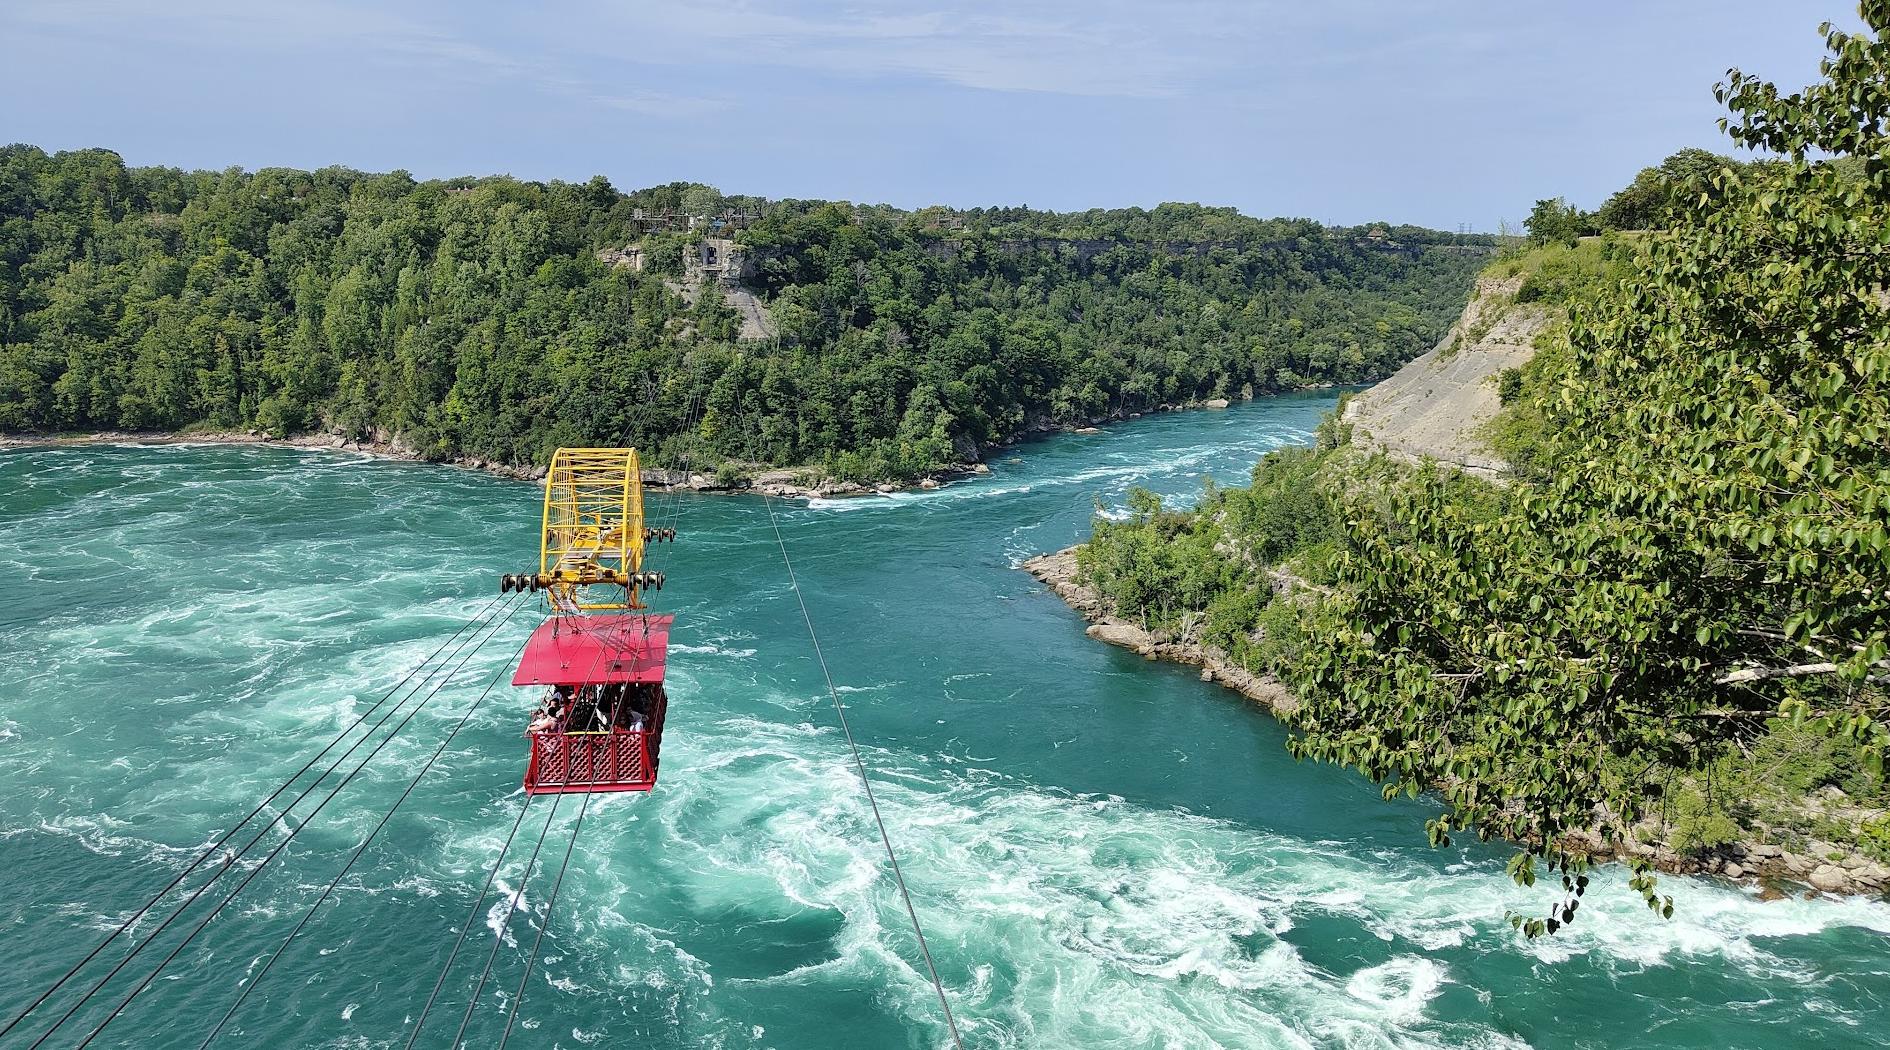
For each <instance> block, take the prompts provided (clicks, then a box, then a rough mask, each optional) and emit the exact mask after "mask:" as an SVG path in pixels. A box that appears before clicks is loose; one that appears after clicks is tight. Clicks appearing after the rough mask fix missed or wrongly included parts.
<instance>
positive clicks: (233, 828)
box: [0, 598, 505, 1036]
mask: <svg viewBox="0 0 1890 1050" xmlns="http://www.w3.org/2000/svg"><path fill="white" fill-rule="evenodd" d="M504 600H505V599H503V598H494V599H493V600H492V601H490V602H488V603H487V604H486V606H485V608H483V609H481V610H480V611H479V612H477V613H474V614H473V615H472V617H471V618H470V619H468V620H467V621H466V622H465V623H464V624H461V625H460V628H459V630H457V631H454V632H453V634H452V635H451V636H450V637H448V638H447V639H446V641H444V642H441V643H440V646H439V648H437V649H435V650H433V651H432V652H431V653H428V654H427V655H426V657H425V658H423V659H422V660H421V661H420V662H419V663H418V664H416V665H414V667H413V669H412V670H410V671H408V672H407V673H406V675H404V676H403V677H402V678H401V679H400V680H399V681H397V682H395V683H394V686H393V688H391V689H389V690H388V691H387V692H386V693H384V694H382V695H381V698H380V699H379V700H376V701H375V702H374V703H372V704H370V705H368V707H367V709H366V710H364V711H362V712H361V714H360V716H359V717H357V718H356V719H355V720H354V721H353V722H350V723H349V724H348V725H347V726H346V727H345V728H343V729H342V730H341V732H340V733H338V734H336V736H335V738H334V739H333V740H331V741H329V742H328V745H327V746H326V747H323V748H322V749H321V750H320V751H318V752H316V753H315V755H314V756H313V757H311V758H310V759H309V760H308V761H307V762H306V763H304V764H303V765H302V768H301V769H298V770H296V771H295V772H294V773H292V774H290V776H289V779H287V780H285V781H283V782H282V785H281V786H280V787H277V788H276V789H275V790H274V791H272V792H270V793H269V796H268V797H267V798H265V799H263V800H262V801H261V802H258V803H257V804H256V808H254V809H252V810H250V811H249V813H248V814H247V815H245V816H244V817H243V819H241V820H239V821H237V822H236V823H234V824H232V825H230V828H229V830H227V831H225V832H224V833H223V834H222V835H221V836H219V837H218V838H217V840H216V841H215V842H213V843H211V844H210V845H209V846H208V847H206V848H205V849H204V851H203V852H202V853H200V854H198V855H197V858H196V859H195V860H193V861H191V862H190V864H189V865H187V866H186V867H185V868H184V870H182V871H180V872H178V873H177V876H176V877H175V878H173V879H171V881H170V882H169V883H168V884H167V885H166V886H165V887H164V888H163V889H161V890H159V891H158V892H157V893H156V894H155V895H153V896H152V898H151V899H150V900H148V901H146V902H145V903H144V905H143V906H142V907H140V908H138V910H136V911H135V912H133V913H132V914H131V917H130V918H128V919H126V920H125V921H123V922H121V923H119V924H118V926H117V928H115V929H113V930H112V932H110V933H108V934H106V935H105V939H104V940H102V941H100V942H98V944H96V945H94V946H93V947H92V950H91V951H89V952H87V953H86V955H85V957H84V958H83V959H80V960H79V961H78V962H76V963H74V964H73V966H72V968H71V969H69V970H67V971H66V972H65V974H64V975H63V976H61V977H60V978H59V979H58V980H57V981H54V982H53V983H52V985H51V986H50V987H48V988H47V989H46V990H45V991H43V992H41V993H40V994H39V997H38V998H36V999H34V1000H33V1001H32V1002H31V1003H28V1004H27V1006H26V1008H25V1009H23V1010H21V1011H20V1012H19V1013H17V1014H15V1015H13V1018H12V1020H10V1021H8V1022H7V1023H6V1026H5V1027H4V1028H0V1036H5V1035H6V1034H7V1033H8V1032H11V1031H12V1030H13V1029H14V1028H15V1027H17V1026H18V1025H19V1023H20V1022H21V1021H23V1020H25V1019H26V1017H27V1015H29V1014H31V1013H32V1012H33V1011H34V1010H37V1009H39V1007H40V1006H41V1005H43V1004H44V1003H45V1002H46V1000H48V999H50V998H52V996H53V995H54V994H55V993H56V992H58V991H59V989H60V988H62V987H64V986H65V984H66V982H67V981H70V980H71V979H72V978H73V977H74V976H75V975H76V974H77V973H78V972H79V971H80V970H82V969H84V968H85V965H86V964H87V963H89V962H91V961H92V960H93V959H96V958H98V955H99V953H100V952H102V951H104V950H105V949H106V947H107V946H108V945H110V944H111V943H112V941H114V940H116V939H117V938H118V936H119V935H120V934H122V933H124V932H125V931H126V930H129V929H130V928H131V927H132V926H133V925H135V924H136V923H137V921H138V920H139V919H141V918H143V917H144V916H145V915H146V914H148V913H149V912H150V911H151V909H152V908H155V907H157V905H158V902H159V901H161V900H163V899H164V897H165V895H166V894H168V893H170V892H171V891H172V890H174V889H176V888H177V887H178V886H179V885H180V884H182V883H183V881H184V880H185V879H187V878H189V877H190V873H191V872H193V871H196V870H197V869H198V868H199V867H200V866H202V864H203V862H204V861H206V860H208V859H210V857H212V856H213V855H215V854H216V852H217V850H219V849H222V848H223V846H224V844H225V843H227V842H229V841H230V839H232V838H234V837H235V836H236V833H237V832H238V831H240V830H242V828H243V825H245V824H247V823H249V822H250V821H251V820H254V819H255V818H256V816H257V815H258V814H260V813H261V812H262V811H263V810H264V809H267V808H268V806H269V804H270V803H271V802H274V801H275V800H276V799H278V798H280V797H281V796H282V793H283V792H285V791H287V790H289V788H290V786H291V785H293V784H294V783H295V782H296V781H297V780H299V779H301V777H302V774H304V773H307V772H308V771H309V770H310V769H313V768H314V767H315V763H317V762H320V761H321V760H322V756H324V755H326V754H328V752H330V751H332V750H334V749H335V747H336V745H338V744H340V743H341V742H342V741H343V740H345V739H347V737H348V734H350V733H352V732H354V731H355V729H356V728H358V727H359V726H360V725H361V723H362V722H365V721H367V720H368V718H369V717H371V716H372V715H373V714H374V712H375V711H376V710H379V708H380V707H381V705H382V704H385V703H386V702H387V700H388V698H389V697H392V696H393V695H394V694H395V693H398V692H400V690H401V689H402V688H403V687H405V686H406V684H407V683H408V682H409V681H411V680H412V679H413V677H414V676H415V675H417V674H419V673H420V670H421V669H422V668H424V667H426V666H427V665H428V664H429V663H432V662H433V658H434V657H436V656H438V655H440V653H442V652H444V651H445V650H446V647H447V646H449V645H451V644H453V640H454V639H455V638H458V637H459V636H460V635H462V634H464V633H466V630H467V628H470V627H472V626H473V625H474V624H475V623H478V622H479V620H480V618H481V617H483V616H484V615H485V614H486V613H487V612H488V611H490V610H491V609H492V608H493V607H494V606H496V605H498V604H499V603H500V602H501V601H504ZM447 659H448V660H451V659H452V657H451V656H448V657H447ZM430 675H431V672H429V676H430ZM405 702H406V701H404V700H403V701H401V703H405ZM395 707H396V708H398V707H399V705H398V704H396V705H395ZM375 728H379V724H377V725H376V726H375ZM370 732H372V730H370ZM357 746H358V742H357ZM350 753H352V749H350V751H349V752H344V753H343V754H342V756H341V758H339V759H337V760H336V761H335V765H339V764H340V763H341V762H344V761H346V760H347V757H348V754H350ZM332 772H334V766H330V767H329V769H328V770H327V771H325V772H324V773H323V774H322V776H321V777H318V778H316V780H315V784H320V783H321V781H322V779H323V778H325V777H327V775H328V773H332ZM315 784H311V785H310V786H309V788H308V789H307V790H306V791H304V792H303V793H302V794H301V795H300V796H298V797H297V798H296V799H295V801H294V802H291V803H289V804H288V806H286V807H284V811H283V812H284V815H286V813H287V811H288V810H290V809H294V808H295V806H296V805H297V804H298V803H300V802H301V801H302V799H305V798H307V797H308V795H309V793H310V792H312V791H313V790H314V787H315ZM280 819H282V818H281V816H278V817H277V818H275V820H271V821H270V826H273V825H274V824H275V822H276V820H280ZM253 844H254V842H253V840H252V842H251V845H253ZM247 850H248V847H247V846H246V847H244V850H243V851H242V852H247ZM242 852H239V853H238V854H237V855H236V856H237V857H240V856H241V855H242ZM232 859H234V858H232ZM223 870H228V869H227V867H226V868H225V869H223ZM221 875H222V871H219V872H218V873H217V875H215V876H212V877H211V878H210V879H209V880H208V881H206V882H205V883H204V886H201V887H198V890H197V892H198V893H199V894H200V893H202V891H203V889H204V888H205V887H207V886H208V885H209V884H210V883H211V882H215V881H216V879H217V878H218V877H220V876H221ZM192 899H193V900H194V899H195V895H193V897H192ZM186 904H188V902H186ZM161 930H162V927H160V932H161ZM155 935H156V934H155V933H154V934H153V936H155ZM147 940H148V938H147Z"/></svg>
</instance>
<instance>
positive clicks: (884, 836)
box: [761, 489, 965, 1050]
mask: <svg viewBox="0 0 1890 1050" xmlns="http://www.w3.org/2000/svg"><path fill="white" fill-rule="evenodd" d="M761 495H762V500H763V502H764V503H765V504H766V506H767V508H768V524H769V525H771V526H773V528H774V541H775V545H776V546H778V547H780V548H781V564H782V565H784V566H786V567H787V575H788V586H789V587H790V588H791V589H792V590H793V591H794V600H795V601H796V602H797V603H799V605H800V607H801V622H802V623H804V624H806V625H807V640H808V641H810V642H812V643H813V646H814V659H815V660H816V661H817V662H818V663H819V664H820V674H821V677H822V678H824V679H826V682H827V696H828V698H829V699H831V700H832V701H833V712H834V715H835V716H836V717H838V718H839V720H840V731H841V732H842V733H844V734H846V738H847V749H848V750H850V751H852V752H853V768H854V771H855V772H857V773H858V774H859V775H860V786H861V787H863V788H865V789H866V803H867V805H868V806H869V807H871V808H872V810H873V823H875V824H877V825H878V826H879V841H880V844H881V845H882V846H884V847H886V860H887V862H888V863H889V864H891V865H892V873H893V881H894V882H896V883H898V885H899V897H900V899H901V900H903V901H904V902H905V905H906V917H907V918H909V919H911V920H912V933H913V935H914V936H916V937H917V938H918V939H919V952H920V954H922V955H924V956H925V968H926V970H927V971H929V972H930V974H931V977H932V990H933V991H935V992H937V993H938V1005H939V1006H940V1007H941V1008H942V1009H944V1011H945V1026H946V1028H948V1029H950V1031H951V1036H952V1045H953V1046H955V1047H957V1048H958V1050H964V1045H965V1043H964V1039H963V1037H961V1036H960V1035H959V1032H958V1020H957V1018H955V1017H953V1016H952V1006H951V1003H950V1002H949V1001H947V999H946V998H945V983H944V982H943V981H941V980H939V976H938V964H937V963H935V962H933V961H932V949H931V947H930V946H929V945H927V944H926V942H925V930H924V929H923V928H922V927H921V926H920V925H919V913H918V911H917V909H915V908H914V907H913V906H912V894H911V893H910V892H909V891H908V890H907V889H906V876H905V873H904V872H902V871H900V869H899V857H898V855H897V854H895V853H894V852H893V844H892V836H891V835H890V834H888V833H887V831H886V820H885V818H884V817H882V816H881V815H880V812H879V800H878V799H877V798H875V797H874V796H873V781H872V779H871V778H869V777H868V776H867V775H866V761H865V760H864V759H863V758H861V757H860V746H859V744H857V743H855V742H854V739H853V730H852V728H851V727H849V726H848V725H847V713H846V707H845V705H843V704H841V703H840V691H839V690H838V689H837V688H835V687H834V684H833V673H832V672H831V671H829V670H828V669H827V656H826V654H825V653H823V652H822V651H821V648H820V636H819V635H818V634H817V633H816V632H815V631H814V617H813V615H812V614H811V613H809V612H808V611H807V598H806V596H805V595H803V594H802V593H801V585H800V582H799V581H798V580H797V579H795V576H794V561H793V559H792V558H789V557H788V549H787V540H786V539H784V538H782V535H781V522H780V519H778V518H777V517H775V513H774V497H773V496H771V495H769V494H768V492H767V490H766V489H763V490H762V494H761Z"/></svg>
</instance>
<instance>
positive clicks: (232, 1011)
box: [197, 603, 530, 1050]
mask: <svg viewBox="0 0 1890 1050" xmlns="http://www.w3.org/2000/svg"><path fill="white" fill-rule="evenodd" d="M521 604H522V603H521ZM518 610H519V606H518V605H514V606H512V608H511V611H509V612H508V613H506V616H505V621H504V622H510V621H511V618H512V617H513V616H515V615H517V614H518ZM502 627H503V623H502V624H501V628H502ZM495 633H496V632H495ZM526 641H530V639H529V638H527V639H526ZM524 651H525V642H520V643H519V647H518V651H517V652H515V653H514V654H513V657H512V659H513V660H516V659H517V658H518V656H519V654H521V653H523V652H524ZM510 667H511V662H510V661H508V662H506V663H504V664H501V665H499V669H498V670H497V671H495V672H494V673H493V675H492V677H491V679H489V680H488V681H487V682H486V688H485V690H484V691H483V692H481V693H480V694H479V697H478V699H476V700H474V701H473V702H472V704H471V705H470V706H468V707H467V708H466V713H465V714H462V715H460V717H459V721H458V723H456V724H455V725H454V726H453V728H452V730H451V731H450V732H448V733H447V734H446V739H444V740H442V741H440V746H439V747H436V748H434V749H433V754H431V755H429V756H427V760H426V762H425V763H423V764H422V765H421V766H420V771H419V772H418V773H415V774H414V776H413V779H412V780H410V781H408V783H407V788H406V790H404V791H402V792H401V793H400V797H399V798H397V799H395V800H394V804H393V805H392V806H390V807H388V810H387V812H386V813H385V814H383V815H382V816H381V819H380V822H379V823H377V824H375V825H374V829H373V830H372V831H369V832H368V833H367V837H366V838H363V839H362V840H361V844H360V845H358V846H356V847H355V848H354V853H353V854H352V855H350V856H349V857H348V862H347V863H346V864H344V865H342V866H341V870H340V871H338V872H336V873H335V877H334V878H333V879H331V880H329V883H328V885H327V887H326V888H324V889H323V890H322V892H321V896H319V897H316V898H315V903H313V904H311V905H309V906H308V910H307V911H305V912H303V913H302V919H301V921H300V922H297V923H296V924H295V928H294V929H292V930H290V931H289V935H288V936H287V937H285V938H284V939H283V941H282V943H281V944H280V945H278V946H277V948H276V950H275V951H274V952H272V953H270V955H269V961H268V962H266V963H264V964H263V968H262V970H261V971H260V972H258V973H257V974H256V976H255V977H253V978H251V979H250V980H249V981H248V983H246V984H245V985H244V986H243V990H242V992H241V993H240V994H238V995H237V997H236V1001H235V1002H233V1003H231V1004H230V1008H229V1009H228V1010H226V1011H224V1014H223V1018H222V1020H219V1021H218V1022H217V1025H216V1027H215V1028H212V1029H211V1030H210V1034H209V1035H207V1036H205V1037H204V1040H203V1042H202V1043H200V1044H198V1048H197V1050H205V1048H206V1047H208V1046H209V1045H210V1044H211V1043H212V1042H214V1041H215V1040H216V1037H217V1036H218V1035H219V1034H220V1033H221V1032H222V1031H223V1026H224V1025H226V1024H228V1023H229V1022H230V1018H232V1017H234V1016H236V1011H237V1009H238V1008H239V1007H241V1006H242V1005H243V1001H244V1000H245V999H248V998H249V993H251V992H253V991H255V990H256V986H257V985H259V984H261V983H262V981H263V978H264V977H267V976H268V975H269V970H270V968H271V967H273V966H275V964H276V960H277V959H280V958H282V953H283V952H284V951H286V950H287V949H288V947H289V945H290V944H292V943H294V941H295V938H296V937H297V936H299V935H300V934H301V932H302V930H303V929H304V928H305V927H307V926H308V922H309V920H310V919H312V918H314V917H315V912H316V911H317V910H318V909H319V908H321V906H322V904H323V903H325V902H326V901H327V900H328V898H329V896H330V895H331V894H333V893H334V892H335V888H336V887H338V886H340V885H341V880H342V879H343V878H344V877H346V876H347V874H348V872H350V871H353V870H354V866H355V864H356V863H357V862H359V861H360V859H361V855H362V854H364V853H366V852H367V848H368V846H369V845H371V844H372V843H373V842H374V839H375V837H376V836H378V835H379V834H380V833H381V831H382V830H383V829H385V828H386V827H387V823H388V822H389V821H391V820H393V819H394V814H395V813H398V812H399V811H400V807H401V806H403V805H405V804H406V802H407V798H408V796H410V795H412V794H413V792H414V789H415V788H417V787H419V786H420V781H421V779H422V778H423V777H425V776H426V775H427V773H428V772H429V771H430V770H432V768H433V764H434V763H435V762H437V761H439V758H440V756H441V755H442V754H445V753H446V749H447V748H448V747H449V746H451V745H452V743H453V739H454V738H455V737H457V736H459V733H460V730H462V729H465V728H466V723H467V722H469V721H471V720H472V716H473V715H474V714H475V713H476V712H478V710H479V708H480V707H481V706H483V705H484V704H485V702H486V698H487V697H489V696H491V695H492V690H493V688H494V687H495V686H497V685H498V684H499V678H500V677H501V676H502V675H504V674H505V672H506V670H507V669H508V668H510Z"/></svg>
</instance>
